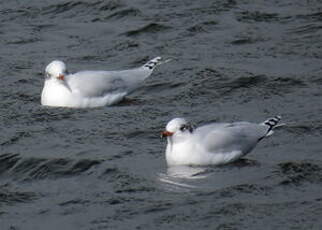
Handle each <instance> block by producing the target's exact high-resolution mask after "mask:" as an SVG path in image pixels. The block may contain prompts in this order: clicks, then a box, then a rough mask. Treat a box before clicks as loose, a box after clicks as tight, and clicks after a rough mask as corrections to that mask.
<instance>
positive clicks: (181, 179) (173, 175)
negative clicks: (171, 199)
mask: <svg viewBox="0 0 322 230" xmlns="http://www.w3.org/2000/svg"><path fill="white" fill-rule="evenodd" d="M211 173H212V170H211V169H209V168H207V167H192V166H173V167H169V168H167V171H166V173H159V175H158V179H159V181H161V182H162V183H163V185H165V186H166V187H167V189H170V190H172V191H178V190H179V191H182V190H186V191H191V190H193V189H196V188H200V186H199V185H198V182H199V181H201V180H203V179H205V178H207V177H208V176H209V175H210V174H211Z"/></svg>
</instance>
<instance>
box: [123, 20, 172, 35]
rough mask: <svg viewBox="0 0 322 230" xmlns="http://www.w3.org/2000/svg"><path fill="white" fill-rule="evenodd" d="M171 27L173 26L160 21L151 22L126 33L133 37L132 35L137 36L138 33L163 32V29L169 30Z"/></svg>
mask: <svg viewBox="0 0 322 230" xmlns="http://www.w3.org/2000/svg"><path fill="white" fill-rule="evenodd" d="M170 28H171V27H170V26H165V25H162V24H158V23H150V24H148V25H145V26H143V27H141V28H139V29H136V30H131V31H128V32H125V33H124V35H126V36H129V37H131V36H137V35H141V34H146V33H157V32H163V31H167V30H169V29H170Z"/></svg>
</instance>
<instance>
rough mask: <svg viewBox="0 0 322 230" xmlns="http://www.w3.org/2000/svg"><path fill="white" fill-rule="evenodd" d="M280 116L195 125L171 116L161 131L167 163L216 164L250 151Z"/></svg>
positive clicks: (265, 135) (233, 159) (235, 158)
mask: <svg viewBox="0 0 322 230" xmlns="http://www.w3.org/2000/svg"><path fill="white" fill-rule="evenodd" d="M280 119H281V117H280V116H275V117H273V118H270V119H267V120H266V121H264V122H262V123H259V124H257V123H250V122H234V123H211V124H208V125H204V126H201V127H199V128H196V129H195V128H194V127H193V126H192V125H191V124H189V123H188V122H187V121H186V120H185V119H184V118H174V119H172V120H171V121H170V122H169V123H168V124H167V126H166V130H165V131H164V132H162V136H163V137H167V142H168V143H167V147H166V161H167V164H168V165H219V164H226V163H229V162H233V161H235V160H237V159H239V158H241V157H243V156H245V155H246V154H247V153H249V152H250V151H251V150H252V149H253V148H254V147H255V146H256V144H257V143H258V142H259V141H260V140H262V139H263V138H265V137H267V136H270V135H271V134H273V129H274V128H275V127H276V126H277V124H278V122H279V121H280Z"/></svg>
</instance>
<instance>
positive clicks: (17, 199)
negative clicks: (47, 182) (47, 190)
mask: <svg viewBox="0 0 322 230" xmlns="http://www.w3.org/2000/svg"><path fill="white" fill-rule="evenodd" d="M0 190H1V191H0V204H2V203H5V204H9V205H11V204H13V203H25V202H30V201H32V200H35V199H36V198H37V195H36V194H35V193H33V192H16V191H10V190H9V189H8V188H6V186H0Z"/></svg>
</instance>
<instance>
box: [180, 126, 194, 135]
mask: <svg viewBox="0 0 322 230" xmlns="http://www.w3.org/2000/svg"><path fill="white" fill-rule="evenodd" d="M186 130H189V132H190V133H192V132H193V127H192V126H191V125H190V124H187V125H182V126H181V127H180V131H182V132H184V131H186Z"/></svg>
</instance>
